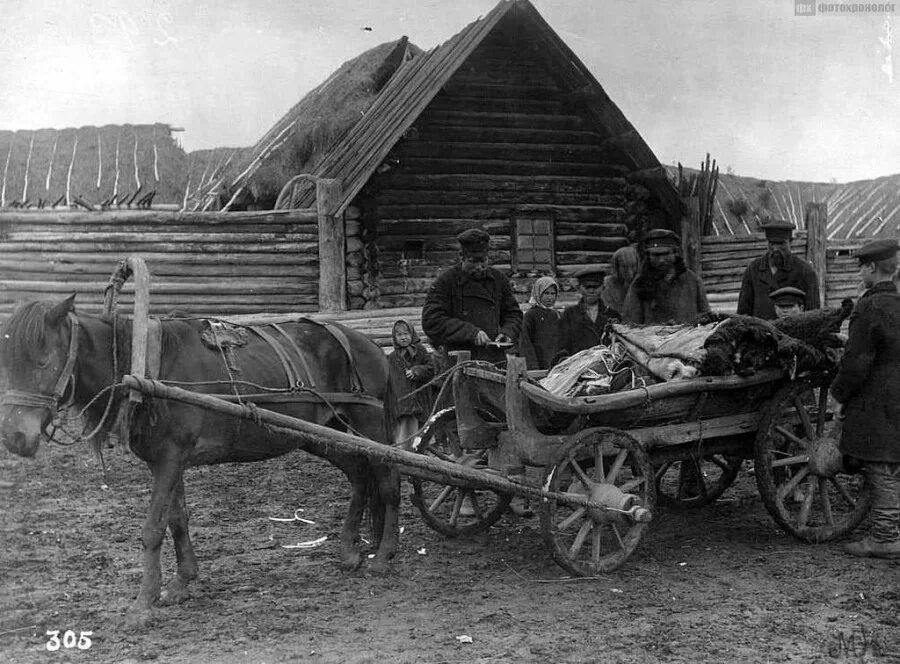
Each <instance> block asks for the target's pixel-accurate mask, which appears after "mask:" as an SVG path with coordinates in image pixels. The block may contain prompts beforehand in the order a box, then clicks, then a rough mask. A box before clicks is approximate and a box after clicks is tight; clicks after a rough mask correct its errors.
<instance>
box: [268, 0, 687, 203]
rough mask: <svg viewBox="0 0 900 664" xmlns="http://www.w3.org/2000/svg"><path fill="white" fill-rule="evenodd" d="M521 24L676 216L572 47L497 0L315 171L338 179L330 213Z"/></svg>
mask: <svg viewBox="0 0 900 664" xmlns="http://www.w3.org/2000/svg"><path fill="white" fill-rule="evenodd" d="M507 18H510V19H512V20H516V21H518V22H520V23H521V25H522V28H523V29H524V30H527V31H529V32H530V34H529V38H531V37H533V38H534V40H535V41H536V42H538V43H539V46H540V49H541V50H542V51H544V52H545V53H546V54H547V56H546V57H548V58H549V59H550V60H552V62H553V64H554V65H555V66H556V67H557V72H556V73H558V74H559V75H560V76H561V77H562V78H563V79H564V80H565V81H566V82H567V83H568V84H569V86H570V89H571V90H572V92H573V93H574V94H576V95H578V96H580V97H581V98H582V100H583V101H584V102H585V103H586V105H587V107H588V108H589V109H590V111H591V112H592V114H593V115H594V117H595V119H596V122H597V124H598V125H599V126H601V127H602V128H603V129H604V131H605V132H606V133H608V134H609V136H611V137H613V138H614V140H615V141H616V143H617V145H618V146H619V148H620V149H621V151H622V152H623V154H624V155H625V157H626V159H627V160H629V161H630V162H631V166H632V167H633V169H634V170H633V172H632V173H631V174H630V175H631V177H632V178H633V179H634V180H635V181H636V182H640V183H641V184H643V185H645V186H647V187H648V188H649V189H650V190H651V191H653V192H654V193H655V194H656V195H657V196H658V197H659V199H660V202H661V203H662V205H663V206H664V208H665V209H666V210H667V211H668V212H669V213H670V214H672V215H673V216H680V215H681V214H682V212H683V207H682V203H681V199H680V197H679V196H678V192H677V191H676V189H675V188H674V186H673V185H672V183H671V182H670V181H669V179H668V177H667V176H666V172H665V170H664V169H663V167H662V165H661V164H660V163H659V160H657V158H656V156H655V155H654V154H653V152H652V151H651V150H650V148H649V146H648V145H647V144H646V143H645V142H644V140H643V139H642V138H641V136H640V135H639V134H638V133H637V131H636V130H635V128H634V127H633V126H632V125H631V123H630V122H628V120H627V119H626V118H625V116H624V115H623V114H622V112H621V111H620V110H619V108H618V107H617V106H616V105H615V104H614V103H613V102H612V100H611V99H610V98H609V96H608V95H607V94H606V92H605V91H604V90H603V88H602V86H601V85H600V84H599V83H598V82H597V80H596V79H595V78H594V76H593V75H592V74H591V72H590V71H589V70H588V69H587V67H585V66H584V64H583V63H582V62H581V61H580V60H579V59H578V57H577V56H576V55H575V54H574V53H573V52H572V50H571V49H570V48H569V47H568V46H567V45H566V44H565V42H563V40H562V39H561V38H560V37H559V35H557V34H556V32H554V31H553V29H552V28H551V27H550V26H549V25H548V24H547V22H546V21H545V20H544V19H543V17H542V16H541V15H540V14H539V13H538V11H537V9H535V7H534V5H532V4H531V2H529V1H528V0H501V2H500V3H499V4H498V5H497V6H496V7H495V8H494V9H493V10H491V12H489V13H488V14H487V15H486V16H484V17H483V18H479V19H478V20H476V21H474V22H473V23H471V24H469V25H468V26H466V27H465V28H464V29H463V30H462V31H461V32H459V33H458V34H456V35H455V36H454V37H451V38H450V39H449V40H448V41H446V42H444V43H443V44H441V45H440V46H437V47H435V48H434V49H432V50H430V51H428V52H427V53H425V54H423V55H419V56H417V57H415V58H413V59H412V60H409V61H407V62H405V63H404V64H403V65H402V66H401V67H400V68H399V69H398V70H397V72H396V74H395V75H394V77H393V78H392V79H391V80H390V82H389V83H388V84H387V85H386V86H385V88H384V89H383V90H382V92H381V94H380V95H379V96H378V98H377V99H376V100H375V101H374V103H373V104H372V106H371V107H370V108H369V110H368V111H367V113H366V114H365V116H364V117H363V118H362V119H361V120H359V121H358V122H357V123H356V124H355V125H354V126H353V127H352V128H351V129H350V130H349V131H348V132H347V133H346V134H345V135H344V137H343V138H342V139H341V140H340V141H338V142H337V143H336V144H335V145H334V147H333V148H332V149H331V150H329V151H328V152H327V153H326V154H325V155H324V157H323V158H322V160H321V161H320V162H319V163H318V164H317V165H316V166H315V167H314V169H313V170H312V172H313V173H314V174H315V175H316V176H318V177H320V178H336V179H339V180H340V181H341V187H342V190H341V194H340V196H339V197H337V198H336V199H335V200H334V202H333V204H332V205H331V208H330V210H329V213H330V214H335V215H337V214H340V213H342V212H343V211H344V210H345V209H346V207H347V206H348V205H350V203H351V201H352V200H353V199H354V197H355V196H356V195H357V194H358V193H359V191H360V190H361V189H362V188H363V186H364V185H365V184H366V182H367V181H368V180H369V178H370V177H371V176H372V174H373V173H375V171H376V169H377V168H378V167H379V165H380V164H381V163H382V161H383V160H384V159H385V158H386V157H387V155H388V153H389V152H390V150H391V149H392V148H393V147H394V145H395V144H396V143H397V142H398V141H399V140H400V139H401V138H402V137H403V135H404V134H405V133H406V132H407V131H408V130H409V128H410V127H411V126H412V125H413V123H414V122H415V121H416V119H417V118H418V117H419V116H420V115H421V113H422V112H423V111H424V110H425V108H426V107H427V106H428V104H429V103H430V102H431V101H432V100H433V99H434V97H435V95H437V94H438V92H440V90H441V89H442V88H443V87H444V85H445V84H446V83H447V82H448V81H449V80H450V79H451V77H452V76H453V75H454V74H455V73H456V72H457V70H458V69H459V68H460V67H461V66H462V64H463V63H464V62H465V61H466V60H467V59H468V58H469V56H471V55H472V53H473V52H474V51H475V49H476V48H477V47H478V46H479V45H480V44H481V43H482V42H484V40H485V39H486V38H487V37H488V35H490V34H491V32H492V31H493V30H495V29H496V28H497V27H498V25H499V24H500V23H501V21H503V20H504V19H507ZM284 194H285V191H284V190H283V191H282V195H281V196H279V201H278V207H294V208H297V207H310V206H312V205H315V189H314V187H313V186H311V185H305V186H298V188H297V189H296V190H295V191H294V193H293V195H291V196H287V197H286V196H285V195H284Z"/></svg>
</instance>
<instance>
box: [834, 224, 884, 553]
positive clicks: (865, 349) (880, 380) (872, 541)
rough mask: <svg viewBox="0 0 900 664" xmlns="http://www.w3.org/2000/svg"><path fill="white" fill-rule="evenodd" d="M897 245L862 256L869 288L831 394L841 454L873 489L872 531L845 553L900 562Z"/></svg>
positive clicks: (874, 246)
mask: <svg viewBox="0 0 900 664" xmlns="http://www.w3.org/2000/svg"><path fill="white" fill-rule="evenodd" d="M897 249H898V245H897V241H896V240H876V241H874V242H870V243H868V244H867V245H865V246H864V247H862V248H861V249H859V250H858V251H857V254H856V256H857V258H858V259H859V263H860V268H859V273H860V277H861V278H862V280H863V283H864V284H865V286H866V287H867V288H868V290H867V291H866V292H865V293H864V294H863V296H862V297H861V298H860V299H859V302H857V304H856V308H855V309H854V310H853V313H852V314H851V316H850V338H849V340H848V341H847V348H846V350H845V351H844V356H843V358H842V360H841V366H840V369H839V371H838V374H837V376H836V377H835V379H834V383H832V385H831V394H832V396H833V397H834V399H835V401H836V402H837V407H836V414H837V416H838V417H841V416H844V426H843V432H842V435H841V451H842V452H843V453H844V454H845V455H848V456H851V457H855V458H856V459H859V460H860V461H862V464H863V472H864V473H865V476H866V482H867V483H868V484H869V485H870V486H871V487H872V512H871V520H872V527H871V530H870V532H869V535H868V536H867V537H864V538H863V539H861V540H859V541H856V542H851V543H849V544H847V545H846V546H845V547H844V548H845V550H846V551H847V552H848V553H851V554H853V555H855V556H877V557H879V558H900V438H898V431H900V294H898V293H897V286H896V285H895V284H894V282H893V280H892V279H893V277H894V275H895V274H896V272H897Z"/></svg>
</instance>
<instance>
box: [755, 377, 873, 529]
mask: <svg viewBox="0 0 900 664" xmlns="http://www.w3.org/2000/svg"><path fill="white" fill-rule="evenodd" d="M830 419H831V418H830V416H829V415H828V388H827V386H823V387H811V386H810V385H809V384H806V383H792V384H790V385H787V386H785V387H784V388H782V389H781V390H779V391H778V392H777V393H776V394H775V396H774V397H773V398H772V401H771V403H770V405H769V407H768V408H767V409H766V411H765V413H764V415H763V418H762V421H761V422H760V427H759V431H758V433H757V438H756V461H755V472H756V484H757V486H758V487H759V493H760V495H761V496H762V499H763V502H764V503H765V505H766V508H767V509H768V510H769V513H770V514H771V515H772V517H773V518H774V519H775V521H776V522H777V523H778V524H779V525H780V526H781V527H782V528H784V529H785V530H786V531H787V532H789V533H791V534H792V535H794V536H795V537H797V538H798V539H800V540H803V541H805V542H826V541H828V540H832V539H835V538H838V537H841V536H842V535H845V534H847V533H849V532H850V531H852V530H853V529H854V528H856V526H858V525H859V524H860V523H861V522H862V520H863V519H864V518H865V517H866V514H867V513H868V511H869V507H870V503H871V495H870V491H869V487H868V486H867V485H866V483H865V481H864V478H863V476H862V475H857V474H850V473H847V472H846V471H845V470H844V469H843V465H842V463H841V461H842V459H841V455H840V453H839V451H838V449H837V445H838V443H839V440H837V439H836V438H835V437H833V436H831V435H830V433H831V431H830V430H831V429H832V428H833V427H832V422H830V421H829V420H830Z"/></svg>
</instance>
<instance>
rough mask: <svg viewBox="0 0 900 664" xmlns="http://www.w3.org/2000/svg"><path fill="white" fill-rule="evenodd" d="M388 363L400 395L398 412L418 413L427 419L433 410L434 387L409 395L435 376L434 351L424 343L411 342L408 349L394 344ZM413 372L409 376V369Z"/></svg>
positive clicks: (418, 416)
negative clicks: (407, 371) (407, 373)
mask: <svg viewBox="0 0 900 664" xmlns="http://www.w3.org/2000/svg"><path fill="white" fill-rule="evenodd" d="M388 363H389V364H390V370H391V385H392V386H393V389H394V394H395V395H396V397H397V415H415V416H416V417H417V418H419V420H420V421H423V422H424V421H425V419H427V417H428V416H429V414H430V413H431V406H432V397H433V395H432V391H431V389H430V388H429V389H425V390H421V391H420V392H416V394H414V395H413V396H411V397H409V398H403V397H406V396H407V395H408V394H410V393H411V392H413V391H414V390H417V389H418V388H420V387H422V386H423V385H424V384H425V383H427V382H428V381H429V380H431V379H432V378H433V377H434V364H433V362H432V361H431V355H430V354H429V352H428V351H427V350H426V349H425V346H423V345H422V344H420V343H416V344H413V345H411V346H409V348H408V349H401V348H394V351H393V352H392V353H391V354H390V355H388ZM407 369H409V370H410V371H412V372H413V374H414V377H413V378H412V379H409V378H407V377H406V370H407Z"/></svg>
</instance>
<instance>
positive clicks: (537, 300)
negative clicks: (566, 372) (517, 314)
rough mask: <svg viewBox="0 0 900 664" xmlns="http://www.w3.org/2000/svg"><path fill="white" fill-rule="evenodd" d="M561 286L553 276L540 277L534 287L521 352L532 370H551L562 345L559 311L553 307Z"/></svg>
mask: <svg viewBox="0 0 900 664" xmlns="http://www.w3.org/2000/svg"><path fill="white" fill-rule="evenodd" d="M558 294H559V286H557V284H556V281H555V280H554V279H553V277H540V278H539V279H538V280H537V281H535V282H534V286H532V288H531V299H529V300H528V302H529V304H531V309H529V310H528V311H526V312H525V318H524V320H523V321H522V332H521V334H520V335H519V352H520V353H521V354H522V356H523V357H524V358H525V361H526V363H527V366H528V368H529V369H549V368H550V361H551V360H552V359H553V356H554V355H556V351H557V346H558V329H559V312H558V311H556V309H554V308H553V305H554V304H555V303H556V296H557V295H558Z"/></svg>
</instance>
